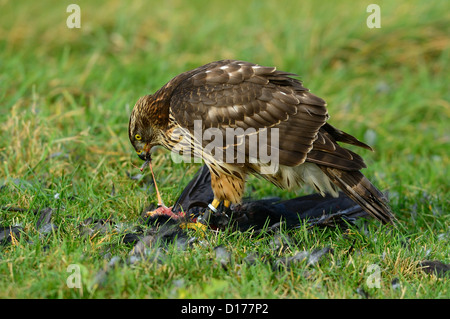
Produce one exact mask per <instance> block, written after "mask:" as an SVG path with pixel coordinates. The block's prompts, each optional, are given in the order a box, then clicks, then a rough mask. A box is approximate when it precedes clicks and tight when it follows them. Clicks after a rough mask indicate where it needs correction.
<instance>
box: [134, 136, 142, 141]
mask: <svg viewBox="0 0 450 319" xmlns="http://www.w3.org/2000/svg"><path fill="white" fill-rule="evenodd" d="M134 138H135V139H136V140H138V141H140V140H141V139H142V137H141V136H140V135H139V134H136V135H135V136H134Z"/></svg>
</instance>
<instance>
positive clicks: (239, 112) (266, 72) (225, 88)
mask: <svg viewBox="0 0 450 319" xmlns="http://www.w3.org/2000/svg"><path fill="white" fill-rule="evenodd" d="M291 76H294V74H292V73H287V72H280V71H277V70H276V69H275V68H273V67H264V66H259V65H256V64H252V63H248V62H243V61H234V60H224V61H218V62H213V63H211V64H209V65H206V66H203V67H201V68H199V69H198V71H197V72H195V70H194V71H190V73H189V77H187V78H185V79H184V80H183V81H181V83H179V84H178V86H177V87H176V88H175V89H174V90H173V93H172V97H171V99H170V111H171V113H172V116H173V118H174V119H175V120H176V121H177V123H178V125H180V126H182V127H184V128H187V129H188V130H189V131H191V132H192V133H193V129H194V123H193V121H194V120H201V121H202V122H203V127H204V128H209V127H215V128H219V129H220V130H222V131H225V130H226V129H227V128H233V129H235V128H242V129H244V130H246V129H248V128H254V129H256V130H258V129H261V128H278V129H279V134H280V137H281V138H280V140H279V141H278V142H279V143H278V149H279V151H280V164H281V165H298V164H301V163H303V162H304V161H305V159H306V156H307V153H308V152H309V151H310V150H311V148H312V145H313V143H314V141H315V140H316V138H317V134H318V132H319V129H320V127H321V126H322V125H324V124H325V121H326V120H327V118H328V114H327V109H326V103H325V102H324V101H323V100H322V99H320V98H319V97H317V96H315V95H313V94H311V93H309V92H308V90H307V89H306V88H304V87H303V85H302V83H301V82H300V81H299V80H296V79H294V78H291ZM187 114H189V116H186V115H187ZM224 136H225V134H224ZM267 142H268V145H267V146H268V147H270V148H274V147H277V145H271V140H270V138H268V139H267ZM204 143H205V144H208V143H209V141H205V142H204ZM203 146H205V145H203ZM246 147H248V145H246Z"/></svg>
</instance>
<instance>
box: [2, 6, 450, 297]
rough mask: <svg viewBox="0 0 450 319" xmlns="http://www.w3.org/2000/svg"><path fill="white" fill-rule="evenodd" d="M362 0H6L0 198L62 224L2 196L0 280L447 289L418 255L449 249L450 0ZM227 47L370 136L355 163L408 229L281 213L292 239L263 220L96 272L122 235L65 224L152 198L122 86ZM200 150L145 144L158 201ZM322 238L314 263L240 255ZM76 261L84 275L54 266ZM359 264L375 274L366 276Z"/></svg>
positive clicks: (155, 291) (146, 290) (170, 293)
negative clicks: (47, 225) (224, 261)
mask: <svg viewBox="0 0 450 319" xmlns="http://www.w3.org/2000/svg"><path fill="white" fill-rule="evenodd" d="M369 3H371V2H367V3H366V2H364V1H363V2H358V3H355V2H353V1H339V2H334V1H330V2H328V1H325V2H321V3H318V2H317V1H305V2H303V1H302V2H300V1H247V2H234V3H230V2H229V1H206V0H205V1H189V2H187V1H176V0H171V1H164V2H161V1H158V2H155V3H153V4H152V3H148V2H146V1H134V2H133V3H128V2H126V1H124V2H121V1H109V2H108V3H107V4H105V3H103V2H93V1H77V4H79V5H80V7H81V28H80V29H69V28H67V26H66V19H67V17H68V16H69V13H66V6H67V4H66V3H65V2H61V1H54V2H44V3H42V2H27V3H26V4H25V3H23V2H20V1H7V0H6V1H1V2H0V11H1V12H2V14H1V16H2V18H1V19H0V123H1V126H0V137H1V138H0V187H1V188H0V206H2V207H5V206H14V207H21V208H25V209H28V208H29V209H37V208H39V207H41V208H43V207H52V208H53V209H54V212H55V213H54V217H53V218H54V220H53V221H54V223H55V224H57V225H58V229H57V230H56V231H53V233H51V234H50V235H46V236H40V235H39V232H38V231H37V229H36V222H37V218H38V215H36V214H33V213H32V212H31V211H22V212H20V211H19V212H17V211H15V212H13V211H6V210H2V211H0V226H2V225H3V226H5V225H16V224H19V225H21V226H22V227H23V229H24V231H23V235H22V236H20V238H19V237H18V238H14V239H13V241H12V243H10V244H7V245H3V246H0V247H1V248H0V298H79V297H83V298H142V297H155V298H183V297H184V298H190V297H200V298H204V297H209V298H223V297H228V298H240V297H245V298H247V297H249V298H252V297H258V298H364V297H367V296H369V297H371V298H448V297H449V296H450V290H449V281H448V276H447V277H439V276H436V275H430V274H426V273H424V272H423V271H422V270H420V269H419V263H420V262H421V261H423V260H440V261H442V262H444V263H449V262H450V259H449V255H450V251H449V240H450V228H449V214H448V213H449V210H450V203H449V193H450V187H449V186H450V182H449V181H450V173H449V170H448V167H449V164H450V163H449V142H450V131H449V127H450V125H449V124H450V121H449V115H450V102H449V100H450V96H449V90H448V84H449V76H448V74H449V73H450V72H449V71H450V69H449V61H450V40H449V36H448V35H449V34H450V27H449V23H448V21H449V20H450V5H449V2H448V1H445V0H444V1H433V2H424V1H395V2H392V1H377V3H378V4H379V5H380V8H381V28H379V29H369V28H368V27H367V26H366V19H367V17H368V15H369V13H367V12H366V7H367V5H368V4H369ZM224 58H234V59H243V60H249V61H252V62H255V63H259V64H262V65H276V66H277V67H278V68H279V69H281V70H285V71H289V72H294V73H297V74H299V75H300V76H301V79H302V80H303V81H304V83H305V86H306V87H308V88H310V89H311V90H312V92H314V93H315V94H317V95H319V96H321V97H322V98H324V99H325V100H326V101H327V102H328V105H329V113H330V114H331V119H330V123H331V124H333V125H335V126H337V127H339V128H341V129H344V130H345V131H347V132H348V133H350V134H353V135H355V136H357V137H359V138H361V139H363V140H365V141H366V142H369V143H370V144H371V145H372V146H374V148H375V149H376V152H374V153H371V152H368V151H361V150H358V152H359V153H360V154H361V155H363V156H364V158H365V159H366V162H367V164H368V168H367V169H366V170H365V171H364V172H365V174H366V175H367V176H368V177H369V178H370V179H371V180H372V181H373V182H374V183H375V184H376V185H377V186H379V188H380V189H383V190H388V191H389V193H390V197H391V206H392V208H393V211H394V212H395V214H396V216H397V217H398V219H399V221H400V223H401V224H402V225H403V226H404V229H400V230H394V231H387V230H386V229H384V228H382V227H380V226H379V225H378V223H376V222H374V221H371V222H370V223H369V228H368V230H364V229H361V228H358V227H352V228H351V229H350V230H349V231H347V232H346V233H345V234H343V231H342V230H340V229H316V228H314V229H308V228H307V227H303V228H300V229H299V230H296V231H282V232H281V234H282V236H288V237H289V238H291V240H289V241H288V244H286V245H285V249H281V250H279V251H278V250H274V249H273V245H272V244H271V243H272V242H271V240H273V238H272V237H271V236H270V235H267V236H266V237H260V238H255V237H251V236H250V235H249V234H248V233H231V232H222V233H219V234H214V233H208V234H206V237H205V238H204V240H203V241H202V242H201V243H203V244H201V243H197V244H194V245H193V246H192V247H191V248H189V249H188V250H178V249H176V247H169V248H167V249H166V250H165V256H166V259H165V261H164V263H163V264H158V263H155V262H145V261H142V262H138V263H135V264H127V265H123V266H120V267H113V268H112V269H110V271H109V274H108V277H107V280H106V282H104V284H103V285H102V286H99V285H95V284H93V283H95V276H96V275H97V274H98V272H99V271H100V270H102V269H104V268H105V267H106V265H107V263H108V258H104V251H105V249H106V248H110V247H111V245H112V248H111V250H110V251H109V252H110V254H112V255H114V256H119V257H121V258H127V254H128V252H129V251H130V246H129V245H125V244H122V243H121V241H120V235H119V234H117V232H115V231H113V230H111V231H107V232H106V233H104V234H99V235H97V236H91V237H80V234H79V229H78V225H79V224H80V223H81V222H82V221H83V220H85V219H86V218H88V217H93V218H110V219H113V220H114V221H116V222H120V223H124V224H132V223H133V222H136V221H137V219H138V217H139V215H140V213H141V211H142V209H143V208H144V207H145V206H147V205H148V204H150V203H155V202H156V196H155V194H154V192H153V189H148V188H145V187H143V182H142V181H140V182H139V181H135V180H132V179H130V178H129V176H128V174H131V175H135V174H136V173H138V172H137V170H136V169H135V168H134V167H133V165H132V164H135V165H139V164H140V162H139V161H138V158H137V157H136V155H135V154H134V151H133V150H132V148H131V145H130V143H129V141H128V137H127V124H128V117H129V114H130V110H131V108H132V107H133V105H134V103H135V101H136V100H137V99H138V98H139V97H140V96H142V95H144V94H147V93H150V92H153V91H155V90H156V89H158V88H159V87H160V86H162V85H163V84H164V83H166V82H167V81H168V80H170V79H171V78H172V77H173V76H175V75H177V74H178V73H181V72H183V71H186V70H188V69H190V68H194V67H196V66H199V65H202V64H204V63H207V62H210V61H213V60H219V59H224ZM196 165H197V166H195V165H194V164H192V165H188V164H173V163H172V162H171V161H170V156H169V154H168V153H167V152H166V151H163V150H161V151H159V152H158V154H157V156H156V158H155V167H156V174H157V178H158V181H159V185H160V188H161V189H160V190H161V191H162V194H163V197H164V200H165V202H166V203H173V201H174V200H175V199H176V198H177V196H178V194H179V193H180V191H181V190H182V189H183V187H184V186H185V185H186V184H187V182H188V181H189V180H190V178H191V177H192V175H193V174H194V172H195V171H196V170H197V168H198V164H196ZM113 190H114V191H113ZM298 194H302V193H301V192H300V191H299V192H297V193H295V194H294V193H286V192H282V191H280V190H277V189H276V188H274V187H272V186H271V185H268V184H267V183H264V182H261V181H258V180H250V181H249V187H248V188H247V195H251V196H252V197H263V196H268V195H278V196H281V197H283V198H289V197H293V196H295V195H298ZM220 244H223V245H225V247H226V249H227V250H228V251H229V252H231V263H230V264H229V265H228V266H227V267H221V266H219V265H218V262H217V261H216V260H215V259H214V250H213V247H216V246H218V245H220ZM323 247H330V248H332V249H333V254H330V255H329V256H328V257H327V258H324V259H323V260H322V261H321V262H320V263H319V264H317V265H315V266H307V265H306V263H304V262H303V263H298V264H295V265H293V266H292V267H284V268H283V267H280V268H278V269H274V268H273V267H271V266H270V263H267V262H264V260H258V261H257V262H256V263H255V264H247V263H245V262H243V259H244V258H245V256H246V255H247V254H248V253H249V252H259V253H261V254H263V255H265V256H272V257H271V258H274V259H276V258H279V257H280V258H281V257H285V256H292V255H294V254H295V253H296V252H297V251H303V250H306V251H313V250H314V249H317V248H323ZM109 256H111V255H109ZM268 258H269V257H268ZM71 264H75V265H78V266H79V267H80V269H81V275H82V287H81V288H80V289H77V288H69V287H68V285H67V283H66V282H67V278H68V276H69V275H70V272H67V269H68V268H67V267H68V266H69V265H71ZM371 265H376V266H378V267H379V269H380V271H381V273H380V280H381V282H380V286H379V288H377V287H370V279H371V278H373V277H370V275H372V274H373V272H372V270H373V268H371ZM393 282H394V283H396V282H399V283H400V284H399V285H396V284H394V285H393V284H392V283H393Z"/></svg>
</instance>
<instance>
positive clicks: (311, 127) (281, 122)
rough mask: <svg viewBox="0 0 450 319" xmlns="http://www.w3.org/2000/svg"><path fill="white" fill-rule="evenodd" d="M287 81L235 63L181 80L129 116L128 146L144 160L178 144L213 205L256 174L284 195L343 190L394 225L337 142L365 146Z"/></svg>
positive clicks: (238, 192)
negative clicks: (195, 159) (203, 172)
mask: <svg viewBox="0 0 450 319" xmlns="http://www.w3.org/2000/svg"><path fill="white" fill-rule="evenodd" d="M292 76H295V74H292V73H287V72H282V71H277V70H276V69H275V68H274V67H264V66H259V65H256V64H253V63H249V62H244V61H235V60H223V61H217V62H212V63H209V64H206V65H204V66H201V67H199V68H196V69H194V70H191V71H188V72H185V73H182V74H180V75H178V76H176V77H175V78H173V79H172V80H171V81H169V82H168V83H167V84H166V85H164V86H163V87H162V88H161V89H160V90H158V91H157V92H156V93H155V94H153V95H146V96H144V97H142V98H140V99H139V100H138V102H137V103H136V105H135V107H134V109H133V111H132V114H131V117H130V123H129V138H130V141H131V143H132V144H133V146H134V148H135V149H136V151H137V152H138V154H139V156H140V157H141V158H142V159H148V158H149V157H150V150H151V148H152V147H153V146H156V145H162V146H164V147H166V148H168V149H170V150H177V152H179V148H180V145H184V153H190V154H191V155H195V156H199V157H202V158H203V160H204V161H205V163H206V164H207V165H208V167H209V169H210V171H211V186H212V188H213V191H214V195H215V198H216V199H217V200H218V201H223V200H227V201H231V202H233V203H239V202H240V201H241V199H242V195H243V191H244V184H245V178H246V176H247V175H248V174H256V175H259V176H262V177H263V178H265V179H267V180H268V181H270V182H272V183H273V184H275V185H277V186H278V187H281V188H286V189H290V188H293V187H298V186H301V185H303V184H305V183H306V184H310V185H312V186H313V187H314V188H315V189H316V190H317V191H319V192H320V193H322V194H324V193H325V192H329V193H331V194H333V195H337V191H338V189H342V191H344V192H345V193H346V194H347V195H348V196H349V197H350V198H352V199H353V200H354V201H355V202H357V203H358V204H359V205H360V206H361V207H362V208H364V209H365V210H366V211H367V212H368V213H369V214H371V215H372V216H374V217H375V218H377V219H379V220H380V221H382V222H383V223H393V221H394V220H395V218H394V216H393V215H392V213H391V210H390V208H389V206H388V205H387V204H386V199H385V197H384V195H383V194H382V193H381V192H380V191H379V190H377V189H376V188H375V187H374V186H373V185H372V184H371V183H370V182H369V180H368V179H367V178H366V177H364V175H363V174H362V173H361V172H360V170H361V169H362V168H364V167H366V166H365V164H364V161H363V159H362V158H361V157H360V156H359V155H357V154H356V153H354V152H352V151H350V150H348V149H345V148H343V147H341V146H340V145H339V144H338V142H342V143H347V144H352V145H356V146H359V147H363V148H366V149H371V147H370V146H368V145H366V144H364V143H363V142H360V141H358V140H357V139H356V138H355V137H353V136H351V135H349V134H347V133H345V132H342V131H340V130H338V129H336V128H334V127H333V126H331V125H330V124H328V123H326V121H327V119H328V112H327V109H326V103H325V101H324V100H322V99H321V98H319V97H317V96H315V95H313V94H312V93H310V92H309V90H308V89H306V88H305V87H303V85H302V82H300V81H299V80H297V79H294V78H293V77H292ZM196 125H197V126H196ZM198 129H200V130H201V132H207V131H208V130H209V132H213V135H214V137H216V138H217V139H218V140H217V141H216V140H215V142H220V143H219V144H218V145H220V144H221V145H220V146H222V147H221V148H220V147H219V148H214V151H213V152H210V146H211V139H208V138H205V136H203V138H199V135H196V132H197V133H198V131H196V130H198ZM229 130H232V132H233V134H234V136H233V139H232V140H230V139H227V134H228V133H229ZM180 132H181V133H182V134H181V135H180V134H179V133H180ZM219 133H221V134H219ZM277 134H278V135H277ZM228 135H229V134H228ZM183 136H184V139H183ZM263 136H267V139H265V140H264V139H263V140H261V138H262V137H263ZM186 137H189V138H186ZM200 137H202V136H200ZM256 137H257V138H258V139H256ZM255 141H257V142H259V143H257V144H258V152H261V151H260V150H261V147H263V148H264V147H266V148H267V149H268V151H267V154H271V155H272V154H276V155H277V156H276V163H275V164H276V165H275V166H274V167H273V166H270V164H268V163H267V161H266V160H263V159H262V157H261V156H260V153H257V154H258V156H256V158H255V157H254V156H251V155H252V154H255V153H252V152H253V151H254V149H252V147H255V145H256V144H255ZM214 145H217V144H214ZM186 150H187V151H188V152H187V151H186ZM221 151H223V154H222V156H217V154H221V153H220V152H221ZM179 153H182V152H179ZM226 155H230V157H226ZM271 159H272V158H271ZM268 166H270V168H271V169H272V170H268ZM268 172H269V173H268Z"/></svg>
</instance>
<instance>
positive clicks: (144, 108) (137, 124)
mask: <svg viewBox="0 0 450 319" xmlns="http://www.w3.org/2000/svg"><path fill="white" fill-rule="evenodd" d="M153 104H154V99H153V96H152V95H145V96H143V97H141V98H140V99H139V100H138V101H137V102H136V105H135V106H134V108H133V111H132V112H131V116H130V123H129V124H128V137H129V138H130V142H131V144H132V145H133V147H134V149H135V150H136V153H137V154H138V155H139V157H140V158H141V159H142V160H144V161H145V160H149V159H150V158H151V156H150V150H151V149H152V147H153V146H156V145H159V144H160V143H159V142H158V138H157V137H158V134H157V132H158V128H157V126H156V122H155V121H154V117H153V116H152V115H153V112H152V106H153Z"/></svg>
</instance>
